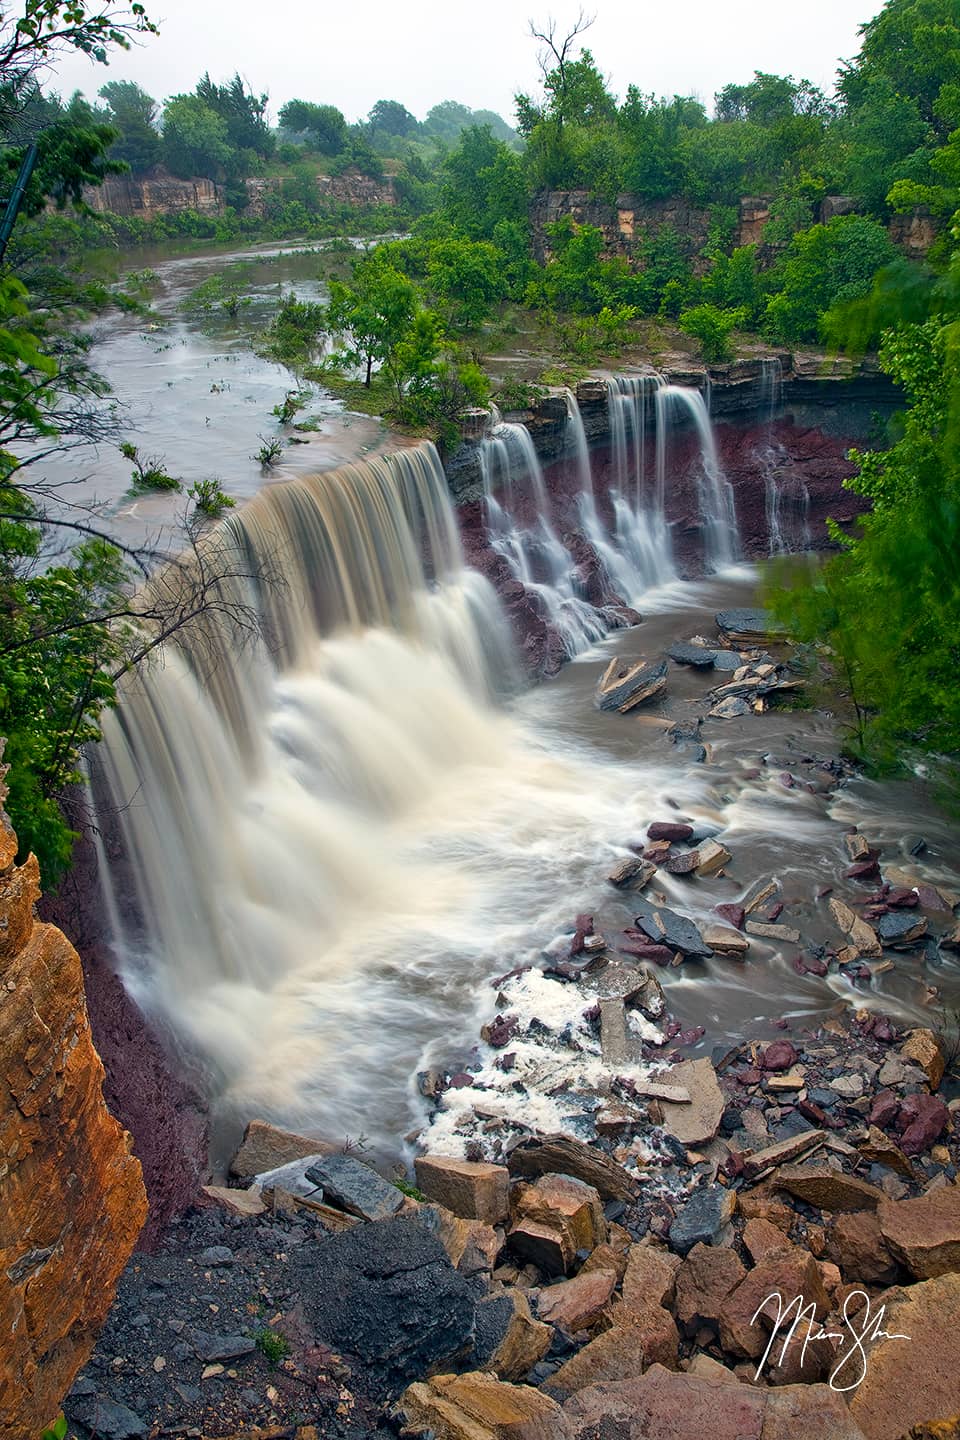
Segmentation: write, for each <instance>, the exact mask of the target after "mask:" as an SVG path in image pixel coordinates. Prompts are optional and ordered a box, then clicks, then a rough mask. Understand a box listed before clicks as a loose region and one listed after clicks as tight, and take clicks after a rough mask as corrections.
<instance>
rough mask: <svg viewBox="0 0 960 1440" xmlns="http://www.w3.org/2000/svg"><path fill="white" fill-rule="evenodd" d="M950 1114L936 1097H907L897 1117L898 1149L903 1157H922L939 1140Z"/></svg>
mask: <svg viewBox="0 0 960 1440" xmlns="http://www.w3.org/2000/svg"><path fill="white" fill-rule="evenodd" d="M949 1119H950V1112H949V1111H948V1109H947V1107H946V1105H944V1103H943V1101H942V1100H940V1099H938V1098H937V1096H936V1095H907V1096H906V1098H905V1099H904V1101H903V1103H902V1104H901V1106H900V1113H899V1115H898V1116H897V1129H898V1130H899V1132H900V1148H901V1149H902V1150H903V1153H904V1154H905V1155H922V1154H923V1152H924V1151H925V1150H929V1149H930V1146H931V1145H932V1144H933V1143H934V1141H936V1140H939V1139H940V1136H941V1135H942V1134H943V1132H944V1130H945V1129H946V1128H947V1122H948V1121H949Z"/></svg>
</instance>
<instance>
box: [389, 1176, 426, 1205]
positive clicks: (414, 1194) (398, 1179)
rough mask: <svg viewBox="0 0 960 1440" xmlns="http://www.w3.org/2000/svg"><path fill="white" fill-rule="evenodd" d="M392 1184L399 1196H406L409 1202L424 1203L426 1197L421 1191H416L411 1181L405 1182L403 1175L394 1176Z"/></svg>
mask: <svg viewBox="0 0 960 1440" xmlns="http://www.w3.org/2000/svg"><path fill="white" fill-rule="evenodd" d="M392 1183H393V1184H394V1185H395V1186H396V1187H397V1189H398V1190H399V1191H400V1194H401V1195H408V1196H409V1197H410V1199H411V1200H417V1201H419V1202H420V1204H425V1203H426V1199H427V1197H426V1195H424V1193H423V1191H422V1190H418V1189H417V1187H416V1185H414V1184H413V1183H412V1181H410V1180H407V1179H406V1178H405V1177H404V1176H403V1175H397V1176H395V1177H394V1179H393V1182H392Z"/></svg>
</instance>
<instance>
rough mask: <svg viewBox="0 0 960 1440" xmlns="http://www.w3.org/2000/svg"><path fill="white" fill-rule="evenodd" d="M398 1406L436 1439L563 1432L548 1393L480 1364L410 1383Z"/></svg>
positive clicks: (532, 1437) (517, 1439) (484, 1439)
mask: <svg viewBox="0 0 960 1440" xmlns="http://www.w3.org/2000/svg"><path fill="white" fill-rule="evenodd" d="M399 1408H400V1409H401V1410H402V1411H403V1413H404V1414H405V1416H406V1419H407V1425H408V1427H409V1429H410V1430H411V1431H425V1430H428V1431H429V1432H430V1433H431V1434H432V1435H433V1436H434V1437H435V1440H521V1436H522V1440H553V1437H554V1436H556V1437H557V1440H560V1437H561V1436H562V1435H563V1421H562V1416H561V1412H560V1407H559V1405H558V1404H557V1402H556V1401H555V1400H552V1399H551V1398H550V1396H549V1395H545V1394H544V1393H543V1391H542V1390H534V1389H532V1388H531V1387H530V1386H527V1385H508V1384H507V1383H506V1382H505V1381H503V1380H498V1379H497V1378H496V1377H495V1376H494V1375H487V1374H485V1373H483V1372H482V1371H479V1370H473V1371H469V1372H468V1373H467V1374H465V1375H434V1376H433V1378H432V1379H431V1380H424V1381H421V1382H420V1383H418V1384H415V1385H411V1386H410V1388H409V1389H408V1390H406V1391H405V1392H404V1394H403V1395H402V1396H401V1398H400V1402H399Z"/></svg>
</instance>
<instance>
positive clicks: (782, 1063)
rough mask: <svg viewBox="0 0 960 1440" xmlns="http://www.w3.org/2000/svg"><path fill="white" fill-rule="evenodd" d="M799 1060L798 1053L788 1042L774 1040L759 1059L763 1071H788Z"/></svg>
mask: <svg viewBox="0 0 960 1440" xmlns="http://www.w3.org/2000/svg"><path fill="white" fill-rule="evenodd" d="M799 1059H800V1054H799V1051H798V1050H797V1048H796V1046H795V1045H791V1043H790V1041H789V1040H774V1041H773V1043H772V1044H771V1045H768V1046H767V1047H766V1049H765V1050H764V1052H763V1054H762V1055H761V1057H760V1065H761V1067H762V1068H763V1069H764V1070H789V1069H790V1067H791V1066H792V1065H796V1063H797V1061H798V1060H799Z"/></svg>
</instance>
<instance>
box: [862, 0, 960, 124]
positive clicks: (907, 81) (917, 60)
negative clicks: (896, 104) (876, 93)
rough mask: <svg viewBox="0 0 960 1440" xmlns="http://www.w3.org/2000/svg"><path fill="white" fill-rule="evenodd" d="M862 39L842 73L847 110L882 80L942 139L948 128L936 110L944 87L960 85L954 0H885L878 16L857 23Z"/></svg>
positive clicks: (959, 13) (959, 29)
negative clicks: (856, 53)
mask: <svg viewBox="0 0 960 1440" xmlns="http://www.w3.org/2000/svg"><path fill="white" fill-rule="evenodd" d="M860 34H861V36H862V37H863V43H862V44H861V47H860V53H859V55H858V56H857V58H856V60H854V62H853V63H852V64H851V65H849V66H846V67H845V68H844V69H843V71H842V72H841V76H840V92H841V94H842V95H843V98H844V99H845V101H846V102H847V105H848V107H849V109H850V110H851V111H854V112H856V111H857V110H859V109H860V108H861V107H862V106H863V105H864V104H865V103H867V102H868V99H869V94H870V90H871V87H872V86H873V85H875V84H877V83H878V82H881V83H884V82H885V88H887V89H888V92H889V93H891V94H894V95H898V96H902V97H903V98H904V99H906V100H907V101H909V102H910V103H911V104H912V105H913V106H914V107H915V113H916V114H917V115H918V116H919V118H920V119H921V120H923V121H924V123H925V124H927V125H929V126H931V127H932V128H933V129H934V130H935V131H937V132H938V133H939V134H940V135H941V137H943V136H945V135H946V133H947V128H948V127H947V126H946V124H945V122H944V120H943V118H942V116H941V115H940V114H939V112H938V101H939V99H940V95H941V91H942V90H943V87H944V86H949V85H957V84H960V7H958V6H957V4H956V0H887V3H886V5H884V7H883V9H882V10H881V11H880V13H879V15H877V16H875V17H874V19H872V20H869V21H868V22H867V23H866V24H865V25H862V26H861V27H860Z"/></svg>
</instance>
